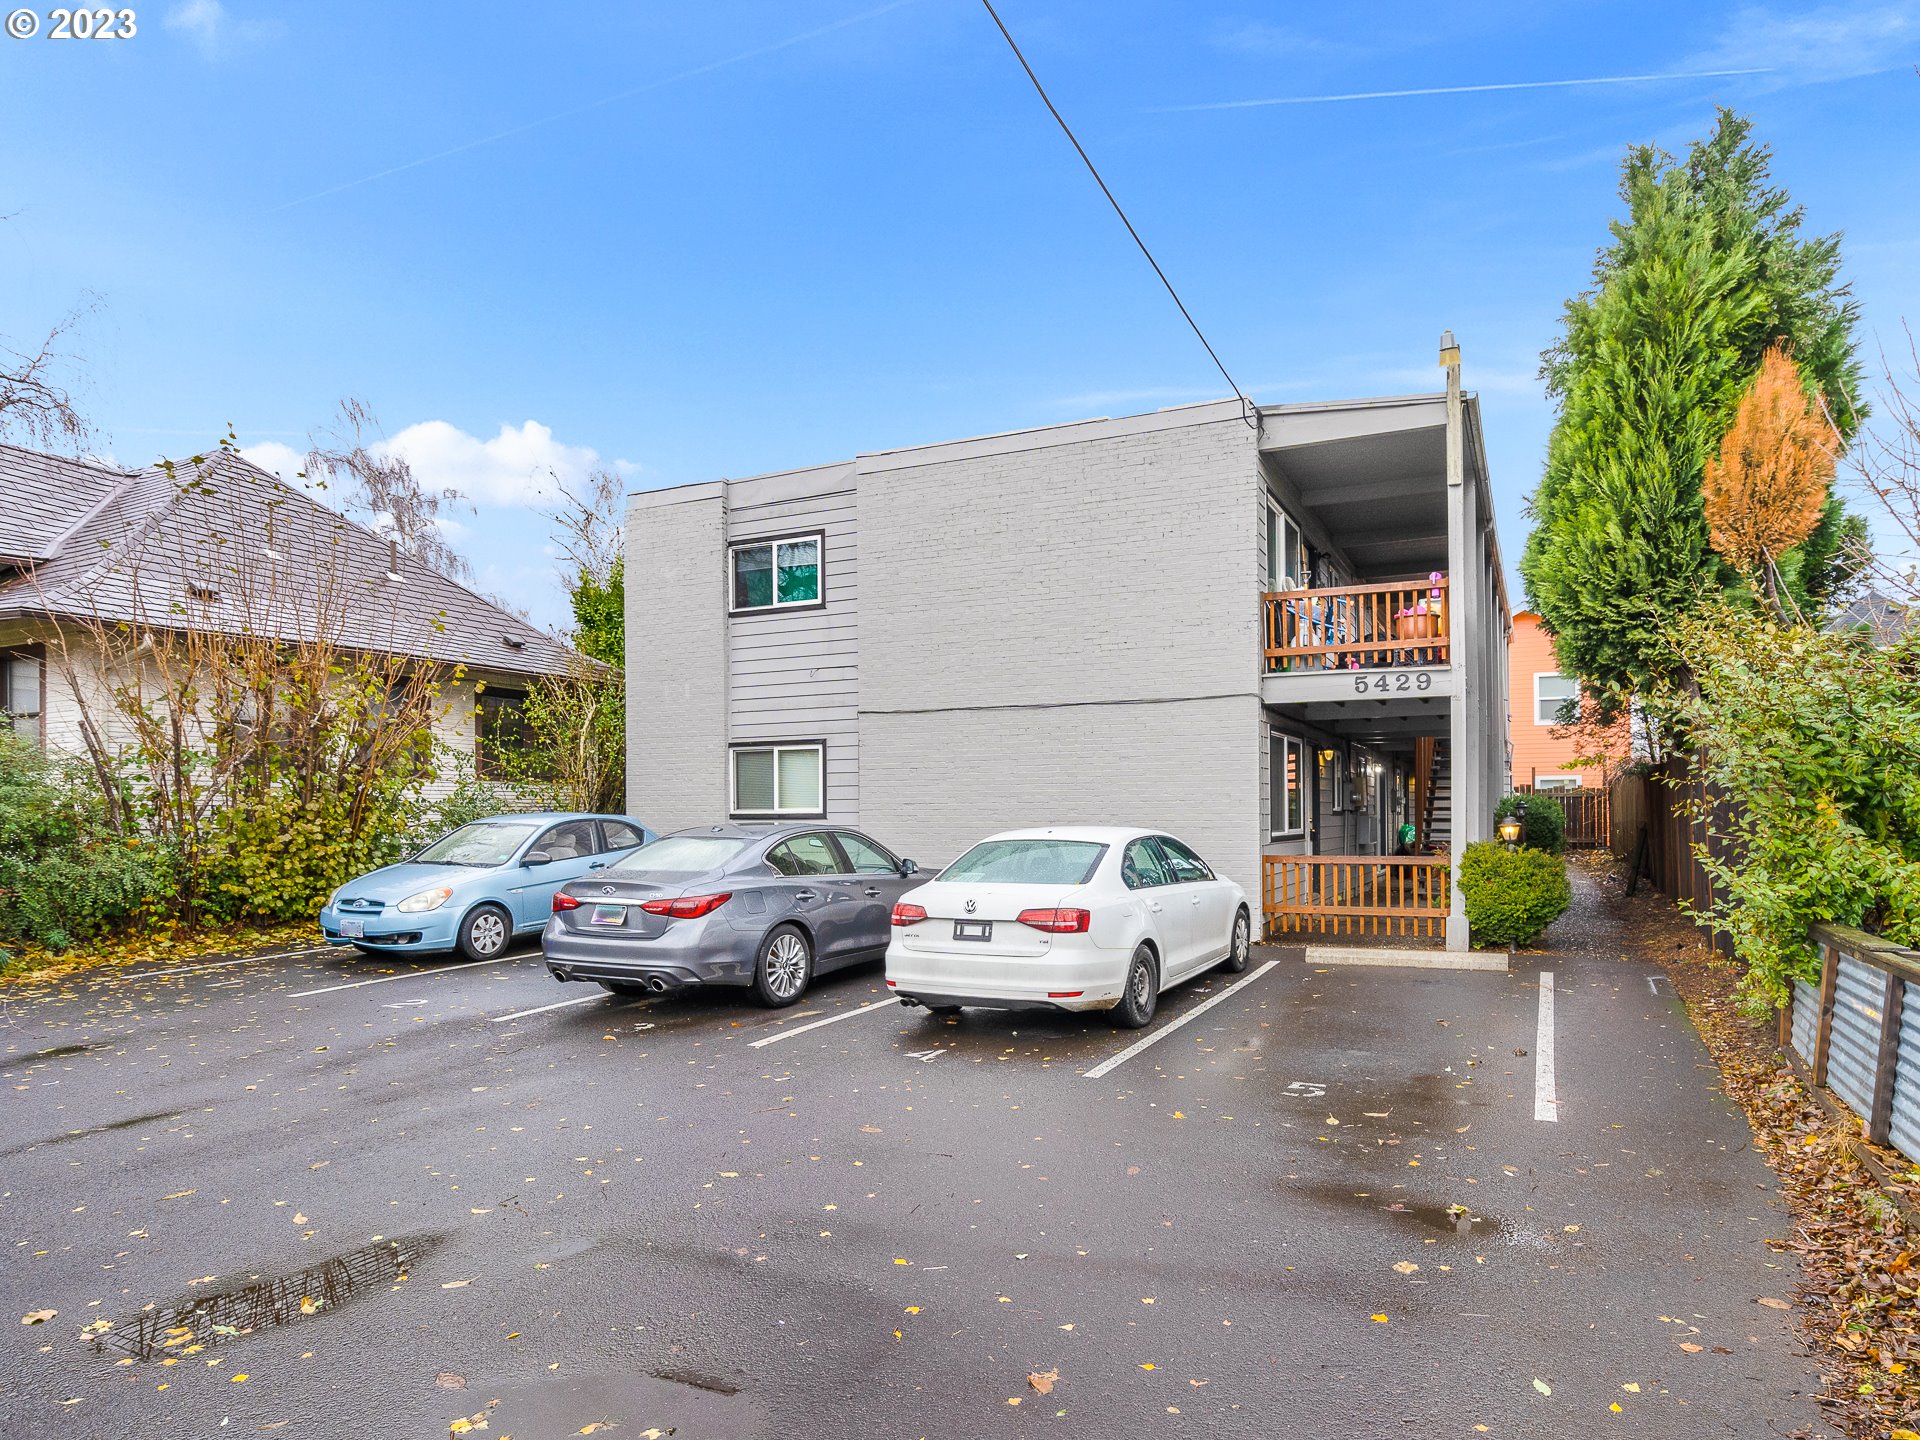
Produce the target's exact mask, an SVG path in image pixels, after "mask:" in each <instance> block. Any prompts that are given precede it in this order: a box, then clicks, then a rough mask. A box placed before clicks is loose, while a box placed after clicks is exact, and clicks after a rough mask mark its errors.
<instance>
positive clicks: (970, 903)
mask: <svg viewBox="0 0 1920 1440" xmlns="http://www.w3.org/2000/svg"><path fill="white" fill-rule="evenodd" d="M979 908H980V907H979V905H978V904H976V903H975V902H974V901H972V900H969V901H967V914H969V915H971V914H973V912H974V911H976V910H978V909H979Z"/></svg>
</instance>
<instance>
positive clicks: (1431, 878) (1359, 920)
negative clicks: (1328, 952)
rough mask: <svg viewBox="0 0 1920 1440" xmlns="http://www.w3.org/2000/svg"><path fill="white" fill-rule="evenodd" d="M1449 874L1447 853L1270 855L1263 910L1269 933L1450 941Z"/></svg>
mask: <svg viewBox="0 0 1920 1440" xmlns="http://www.w3.org/2000/svg"><path fill="white" fill-rule="evenodd" d="M1450 877H1451V872H1450V871H1449V869H1448V865H1447V857H1446V856H1444V855H1440V856H1433V857H1429V856H1424V855H1365V856H1354V855H1269V856H1267V857H1266V864H1265V866H1264V867H1263V874H1262V876H1261V909H1262V911H1263V912H1264V914H1265V915H1266V920H1267V933H1268V935H1269V936H1274V935H1297V934H1315V935H1401V936H1427V937H1432V938H1436V939H1438V938H1444V937H1445V935H1446V933H1447V911H1448V909H1449V907H1450V906H1451V905H1452V903H1453V895H1452V890H1451V888H1450V886H1451V878H1450Z"/></svg>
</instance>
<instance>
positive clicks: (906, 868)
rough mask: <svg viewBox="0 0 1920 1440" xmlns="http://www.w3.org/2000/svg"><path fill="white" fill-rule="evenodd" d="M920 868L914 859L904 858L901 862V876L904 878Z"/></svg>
mask: <svg viewBox="0 0 1920 1440" xmlns="http://www.w3.org/2000/svg"><path fill="white" fill-rule="evenodd" d="M919 869H920V867H919V866H918V865H916V864H914V863H913V861H911V860H902V861H901V862H900V878H901V879H903V880H904V879H905V878H906V877H907V876H909V875H913V874H917V873H918V872H919Z"/></svg>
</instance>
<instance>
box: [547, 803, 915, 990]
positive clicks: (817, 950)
mask: <svg viewBox="0 0 1920 1440" xmlns="http://www.w3.org/2000/svg"><path fill="white" fill-rule="evenodd" d="M914 875H915V866H914V863H913V861H911V860H902V859H900V858H898V857H897V856H895V855H894V854H893V853H892V852H891V851H890V850H888V849H887V848H886V847H885V846H884V845H881V844H879V843H878V842H876V841H874V840H872V839H870V838H868V837H867V836H865V835H862V834H861V833H860V832H859V831H857V830H849V829H846V828H844V827H843V826H837V825H822V824H818V823H815V824H811V825H781V826H777V827H774V828H772V829H756V830H751V831H750V830H746V829H743V828H742V827H740V826H738V825H715V826H712V827H710V828H707V829H700V830H682V831H680V832H678V833H677V834H673V835H668V836H666V837H664V838H663V839H659V840H655V841H654V842H653V843H652V844H649V845H643V846H642V847H641V848H640V849H638V850H635V851H634V852H633V853H632V854H630V855H628V856H626V857H625V858H624V859H622V860H621V861H620V862H619V864H617V865H611V866H609V867H607V868H606V869H604V870H601V871H599V872H598V873H596V874H594V875H592V876H589V877H587V878H585V879H581V880H575V881H571V882H569V883H568V884H566V885H563V886H561V887H560V889H559V891H558V892H557V893H556V894H555V895H554V897H553V913H552V915H551V917H550V918H549V919H548V921H547V928H546V929H545V930H544V931H542V932H541V935H540V948H541V949H542V950H543V951H544V952H545V954H546V960H547V969H548V970H550V971H551V972H552V973H553V977H554V979H556V980H589V981H596V982H598V983H599V984H600V985H603V986H605V987H606V988H607V989H608V990H610V991H612V992H613V993H614V994H616V995H641V994H647V993H649V992H651V993H658V992H660V991H664V990H671V989H675V988H678V987H679V986H682V985H751V986H752V987H753V989H754V992H755V993H756V994H757V995H758V996H759V997H760V1000H761V1002H762V1003H763V1004H766V1005H771V1006H780V1005H791V1004H793V1002H794V1001H796V1000H798V999H799V998H800V997H801V995H803V994H804V993H806V988H807V985H808V983H809V982H810V981H811V980H812V979H813V977H814V976H815V975H817V974H825V973H826V972H827V971H829V970H837V969H839V968H840V967H841V966H843V965H853V964H858V963H859V962H861V961H866V960H879V959H881V958H882V957H883V956H884V955H885V954H886V951H887V940H888V938H889V936H890V934H891V932H892V923H893V904H894V901H896V900H898V899H899V898H900V896H901V895H902V893H904V892H905V891H907V890H909V889H911V888H912V887H913V886H915V885H918V884H920V883H921V882H920V880H918V879H916V878H913V877H914Z"/></svg>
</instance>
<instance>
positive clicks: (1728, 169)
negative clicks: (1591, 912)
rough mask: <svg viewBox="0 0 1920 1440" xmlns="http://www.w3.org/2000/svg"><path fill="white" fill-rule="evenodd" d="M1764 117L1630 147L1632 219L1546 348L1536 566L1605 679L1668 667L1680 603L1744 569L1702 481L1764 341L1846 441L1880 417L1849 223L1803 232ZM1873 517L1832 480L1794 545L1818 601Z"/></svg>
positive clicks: (1627, 196) (1543, 610) (1546, 602)
mask: <svg viewBox="0 0 1920 1440" xmlns="http://www.w3.org/2000/svg"><path fill="white" fill-rule="evenodd" d="M1751 129H1752V124H1751V122H1750V121H1749V120H1747V119H1746V118H1745V117H1743V116H1739V115H1735V114H1733V113H1732V112H1731V111H1727V110H1722V111H1721V112H1720V115H1719V121H1718V124H1717V125H1716V126H1715V129H1714V133H1713V134H1712V135H1711V136H1710V137H1709V138H1707V139H1706V140H1703V141H1697V142H1696V143H1695V144H1694V145H1693V146H1692V147H1691V148H1690V149H1689V150H1688V152H1687V155H1686V158H1685V160H1684V161H1676V160H1675V159H1674V158H1673V157H1672V156H1671V155H1668V154H1666V153H1665V152H1664V151H1661V150H1658V149H1655V148H1654V147H1652V146H1636V147H1634V148H1633V149H1631V150H1629V151H1628V152H1627V156H1626V160H1625V162H1624V164H1623V165H1622V167H1621V180H1620V196H1621V199H1622V200H1623V201H1624V202H1625V204H1626V208H1627V215H1626V218H1625V219H1624V220H1616V221H1614V222H1613V223H1612V225H1611V226H1610V227H1609V228H1610V229H1611V231H1612V235H1613V243H1612V244H1610V245H1609V246H1607V247H1606V248H1605V249H1603V250H1602V251H1601V252H1600V254H1599V256H1598V258H1597V260H1596V262H1595V264H1594V271H1593V286H1592V288H1591V289H1589V290H1588V291H1586V292H1585V293H1584V294H1582V295H1579V296H1577V297H1575V298H1574V299H1572V300H1569V301H1568V302H1567V306H1566V311H1565V315H1564V317H1563V320H1562V325H1561V334H1560V338H1559V341H1558V342H1557V343H1556V344H1555V345H1554V346H1553V348H1552V349H1550V350H1548V351H1547V352H1546V353H1545V354H1544V355H1543V356H1542V357H1541V358H1542V365H1541V376H1542V378H1543V379H1545V380H1546V382H1547V388H1548V391H1549V393H1550V394H1551V395H1552V396H1553V397H1554V398H1555V400H1556V401H1557V402H1558V404H1559V407H1560V418H1559V421H1558V422H1557V423H1556V425H1555V426H1554V430H1553V434H1552V437H1551V438H1550V440H1549V441H1548V445H1547V462H1546V469H1545V472H1544V474H1543V475H1542V477H1541V481H1540V486H1539V488H1538V489H1537V490H1536V491H1535V492H1534V494H1533V497H1532V499H1531V501H1530V502H1529V503H1530V509H1531V513H1532V516H1533V519H1534V529H1533V533H1532V534H1531V535H1529V536H1528V538H1527V546H1526V551H1525V554H1524V555H1523V556H1522V558H1521V561H1520V573H1521V575H1522V577H1523V578H1524V579H1525V581H1526V586H1527V593H1528V595H1529V597H1530V599H1531V600H1532V602H1533V605H1534V608H1535V609H1536V610H1537V611H1538V612H1539V614H1540V616H1541V618H1542V619H1543V620H1544V621H1545V623H1546V626H1547V628H1548V629H1549V630H1550V631H1551V632H1552V633H1553V636H1554V645H1555V648H1556V650H1557V652H1558V654H1559V657H1560V661H1561V663H1562V664H1563V665H1564V666H1565V667H1566V668H1567V669H1569V670H1570V671H1572V672H1573V673H1575V674H1577V675H1579V676H1580V677H1581V678H1582V679H1583V680H1585V681H1586V682H1587V683H1588V685H1589V686H1590V687H1592V688H1595V689H1596V690H1597V691H1598V692H1599V693H1600V694H1601V695H1603V696H1613V697H1616V698H1618V697H1623V696H1625V695H1627V694H1630V693H1633V692H1636V691H1640V690H1643V689H1644V688H1645V687H1646V685H1647V682H1648V681H1649V680H1650V679H1651V678H1652V677H1653V676H1655V675H1657V674H1660V673H1662V672H1664V671H1665V670H1666V669H1667V668H1668V664H1669V662H1668V659H1667V656H1668V654H1669V649H1668V642H1667V638H1666V629H1667V624H1668V622H1669V620H1671V619H1672V618H1673V617H1674V616H1676V615H1679V614H1683V613H1685V612H1687V611H1688V610H1690V609H1692V608H1693V607H1694V606H1695V605H1696V604H1697V603H1698V602H1699V600H1700V599H1701V598H1702V597H1703V596H1706V595H1709V594H1712V593H1714V592H1716V591H1719V590H1723V589H1727V588H1738V587H1739V586H1740V585H1741V584H1742V582H1741V581H1740V579H1739V577H1738V575H1737V574H1736V572H1735V571H1734V570H1733V569H1732V567H1730V566H1727V565H1725V564H1724V563H1723V562H1722V561H1721V559H1720V557H1719V556H1717V555H1716V554H1715V553H1714V552H1713V549H1712V545H1711V543H1710V540H1709V536H1708V526H1707V521H1706V515H1705V509H1704V502H1703V499H1702V492H1701V481H1702V476H1703V474H1704V471H1705V468H1706V463H1707V460H1708V458H1709V457H1710V456H1713V455H1714V454H1715V453H1716V452H1717V451H1718V449H1719V445H1720V440H1721V437H1722V436H1723V435H1724V434H1725V433H1726V431H1727V427H1728V425H1729V424H1730V423H1731V422H1732V419H1733V414H1734V410H1735V408H1736V407H1737V406H1738V404H1739V401H1740V397H1741V394H1742V393H1743V391H1744V390H1745V389H1746V387H1747V385H1748V384H1749V382H1750V381H1751V380H1752V378H1753V376H1754V374H1755V372H1756V371H1757V370H1758V369H1759V367H1760V361H1761V357H1762V356H1763V355H1764V354H1765V352H1766V350H1767V348H1768V347H1769V346H1770V345H1773V344H1775V343H1783V344H1784V345H1785V346H1786V348H1787V350H1788V352H1789V353H1790V354H1791V355H1792V356H1793V358H1794V361H1795V363H1796V364H1797V365H1798V366H1799V368H1800V372H1801V375H1802V377H1803V378H1804V380H1805V382H1806V385H1807V388H1808V389H1809V390H1818V391H1819V392H1820V393H1821V394H1822V395H1823V396H1825V397H1826V403H1827V406H1828V409H1829V411H1830V413H1831V416H1832V419H1833V422H1834V424H1835V426H1836V427H1837V428H1838V430H1839V432H1840V435H1841V437H1842V439H1843V440H1844V439H1845V438H1848V437H1851V435H1852V434H1853V432H1854V430H1855V429H1856V428H1858V426H1859V423H1860V421H1861V419H1862V418H1863V415H1864V411H1863V409H1862V407H1861V403H1860V400H1859V396H1860V393H1861V381H1862V378H1863V377H1862V372H1861V369H1860V364H1859V361H1858V359H1857V357H1856V355H1855V343H1854V338H1853V329H1854V323H1855V320H1856V319H1857V315H1858V306H1857V304H1856V303H1855V301H1854V300H1853V299H1852V298H1851V294H1850V290H1849V287H1848V286H1847V285H1846V284H1845V283H1843V282H1842V281H1841V280H1840V278H1839V274H1840V237H1839V236H1838V235H1837V234H1836V235H1827V236H1818V237H1808V236H1804V235H1803V234H1802V233H1801V230H1802V225H1803V221H1804V215H1803V212H1802V210H1801V209H1800V207H1798V206H1795V205H1793V204H1792V203H1791V201H1790V198H1789V197H1788V195H1787V193H1786V191H1784V190H1782V189H1780V188H1778V187H1776V186H1774V185H1773V184H1772V183H1771V179H1770V176H1769V162H1770V159H1771V153H1770V152H1769V150H1768V149H1767V147H1766V146H1764V145H1760V144H1758V143H1756V142H1754V141H1753V140H1752V139H1751V138H1750V131H1751ZM1857 528H1858V527H1857V525H1850V517H1847V516H1846V515H1845V514H1844V512H1843V511H1842V509H1841V507H1840V503H1839V501H1838V500H1837V499H1836V498H1832V497H1830V498H1829V499H1828V501H1827V504H1826V507H1825V513H1824V515H1823V517H1822V521H1821V524H1820V526H1819V527H1818V528H1816V530H1815V532H1814V534H1813V535H1812V536H1811V537H1809V539H1808V540H1807V541H1806V542H1805V543H1804V544H1803V545H1802V546H1800V547H1798V549H1796V550H1795V551H1793V552H1790V553H1789V554H1788V555H1787V556H1786V557H1783V559H1782V561H1781V564H1780V567H1779V568H1780V573H1781V577H1782V580H1783V583H1784V584H1785V585H1786V586H1787V587H1788V589H1789V591H1790V593H1792V595H1793V598H1794V600H1795V601H1796V603H1798V604H1800V605H1802V607H1803V608H1805V609H1807V610H1808V612H1809V613H1815V612H1817V611H1818V610H1820V609H1821V608H1823V606H1824V604H1825V602H1826V601H1827V599H1828V598H1829V596H1830V593H1831V592H1832V591H1833V590H1834V589H1836V588H1838V587H1839V586H1842V585H1843V584H1844V583H1845V581H1846V579H1847V577H1848V574H1849V566H1848V564H1847V563H1846V560H1845V558H1844V556H1843V555H1842V553H1841V545H1840V541H1841V540H1842V538H1843V537H1844V536H1846V535H1847V534H1849V533H1854V532H1857Z"/></svg>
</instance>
